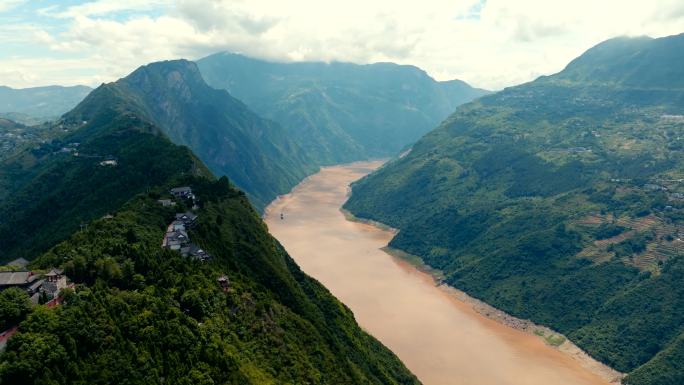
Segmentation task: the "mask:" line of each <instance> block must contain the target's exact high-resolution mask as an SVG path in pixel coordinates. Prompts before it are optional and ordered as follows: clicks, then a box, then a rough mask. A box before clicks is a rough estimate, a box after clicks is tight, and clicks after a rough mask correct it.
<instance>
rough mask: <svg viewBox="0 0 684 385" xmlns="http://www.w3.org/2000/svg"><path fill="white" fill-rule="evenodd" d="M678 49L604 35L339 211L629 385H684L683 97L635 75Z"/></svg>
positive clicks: (683, 44)
mask: <svg viewBox="0 0 684 385" xmlns="http://www.w3.org/2000/svg"><path fill="white" fill-rule="evenodd" d="M663 46H667V47H669V51H668V52H670V55H667V54H665V53H664V51H662V50H660V48H659V47H663ZM683 50H684V40H683V39H682V37H681V36H675V37H670V38H663V39H655V40H654V39H641V38H640V39H618V40H614V41H609V42H606V43H603V44H601V45H599V46H597V47H595V48H593V49H591V50H589V51H588V52H587V53H586V54H585V55H583V56H582V57H580V58H578V59H576V60H575V61H573V63H571V64H570V65H569V66H568V68H567V69H566V70H565V71H563V72H561V73H560V74H558V75H554V76H550V77H545V78H541V79H538V80H537V81H535V82H532V83H529V84H525V85H522V86H518V87H513V88H509V89H506V90H504V91H502V92H499V93H497V94H495V95H491V96H486V97H483V98H481V99H480V100H478V101H476V102H473V103H470V104H468V105H465V106H463V107H461V108H459V109H458V110H457V111H456V112H455V113H454V114H453V115H452V116H451V117H450V118H449V119H447V120H446V121H445V122H444V123H443V124H442V125H441V126H439V127H438V128H437V129H435V130H434V131H432V132H430V133H429V134H427V135H426V136H425V137H423V138H422V139H421V140H420V141H419V142H418V143H417V144H415V145H414V146H413V147H412V150H411V152H410V153H409V154H408V155H406V156H405V157H403V158H400V159H397V160H395V161H393V162H391V163H390V164H388V165H387V166H385V167H384V168H382V169H380V170H379V171H378V172H376V173H374V174H371V175H370V176H369V177H367V178H365V179H363V180H362V181H360V182H358V183H357V184H355V185H354V186H353V195H352V197H351V199H350V200H349V202H348V203H347V204H346V208H347V209H349V210H350V211H351V212H352V213H354V214H355V215H357V216H359V217H362V218H369V219H373V220H377V221H381V222H384V223H387V224H389V225H391V226H393V227H396V228H399V229H400V230H401V231H400V232H399V234H398V235H397V236H396V237H395V238H394V239H393V240H392V242H391V246H394V247H397V248H400V249H403V250H405V251H407V252H409V253H412V254H416V255H419V256H421V257H422V258H423V259H424V260H425V262H426V263H428V264H429V265H431V266H433V267H436V268H439V269H442V270H443V271H444V272H445V274H446V281H447V282H448V283H449V284H451V285H454V286H456V287H458V288H461V289H464V290H465V291H467V292H468V293H470V294H472V295H474V296H476V297H478V298H481V299H483V300H485V301H486V302H489V303H491V304H493V305H495V306H497V307H499V308H502V309H503V310H506V311H508V312H510V313H513V314H515V315H517V316H519V317H523V318H529V319H532V320H534V321H535V322H540V323H544V324H546V325H549V326H551V327H553V328H555V329H557V330H559V331H560V332H562V333H564V334H566V335H567V336H568V337H569V338H570V339H572V340H573V341H574V342H576V343H577V344H578V345H580V346H581V347H582V348H583V349H585V350H587V351H588V352H589V353H590V354H592V355H593V356H594V357H596V358H598V359H599V360H601V361H603V362H605V363H607V364H609V365H611V366H613V367H614V368H616V369H618V370H621V371H624V372H631V373H632V374H630V375H629V376H628V377H627V379H626V382H627V383H629V384H642V383H643V384H679V383H681V379H682V377H683V376H684V366H683V365H682V361H681V357H682V343H681V339H682V337H683V336H684V334H683V333H684V308H683V307H682V305H684V303H682V302H683V301H684V292H683V291H682V285H681V279H682V278H683V276H682V273H683V272H684V270H683V269H684V258H682V257H683V255H682V254H684V241H682V240H681V239H680V237H681V236H682V233H684V231H683V230H684V221H683V219H684V184H683V181H684V174H683V172H682V170H683V169H684V168H683V167H684V156H683V154H682V149H683V148H684V143H683V142H682V140H684V135H682V133H683V132H684V92H683V91H682V90H681V89H680V88H679V86H678V81H679V80H681V79H679V78H678V75H677V76H673V78H672V79H670V83H668V82H667V81H665V80H657V79H656V76H655V75H653V77H652V79H654V80H653V84H652V85H649V84H650V83H644V82H636V80H637V79H642V80H643V79H644V76H645V74H650V73H651V72H653V73H658V77H659V76H663V73H662V72H658V71H660V70H661V69H662V68H679V69H680V70H681V68H680V67H677V64H676V63H678V58H679V55H680V54H681V52H683ZM634 52H639V54H638V55H637V54H635V53H634ZM651 52H658V54H657V55H655V54H651ZM636 56H638V57H640V59H639V60H638V62H639V64H638V69H637V68H636V67H637V65H636V64H633V59H634V57H636ZM606 58H608V59H609V60H608V59H606ZM615 58H620V60H616V59H615ZM629 58H631V59H629ZM604 59H605V60H608V61H606V62H603V61H602V60H604ZM616 63H625V64H624V65H622V64H620V65H618V64H616ZM602 66H603V67H602ZM599 68H609V70H608V69H607V70H606V71H599V70H598V69H599ZM621 70H622V73H620V72H619V71H621ZM637 73H639V74H641V75H638V76H637V75H636V74H637ZM658 79H659V78H658ZM667 84H671V86H669V87H668V86H667Z"/></svg>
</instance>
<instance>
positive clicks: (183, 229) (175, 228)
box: [158, 187, 210, 261]
mask: <svg viewBox="0 0 684 385" xmlns="http://www.w3.org/2000/svg"><path fill="white" fill-rule="evenodd" d="M170 193H171V194H172V195H173V196H174V197H175V198H181V199H188V200H192V203H193V208H196V207H197V206H196V201H197V197H196V196H195V194H193V192H192V189H191V188H190V187H177V188H173V189H171V191H170ZM158 202H159V203H160V204H161V205H163V206H175V202H174V201H173V200H171V199H160V200H159V201H158ZM196 222H197V215H196V214H194V213H192V212H190V211H188V212H184V213H177V214H176V219H175V220H174V221H173V222H171V223H170V224H169V226H168V227H167V229H166V233H165V234H164V239H163V240H162V245H161V246H162V247H163V248H165V249H169V250H177V251H178V252H180V253H181V255H182V256H184V257H191V258H194V259H198V260H200V261H206V260H208V259H209V258H210V255H209V254H207V252H206V251H204V250H202V248H201V247H199V246H197V245H195V244H194V243H192V242H190V237H189V236H188V229H190V228H191V227H192V226H194V225H195V223H196Z"/></svg>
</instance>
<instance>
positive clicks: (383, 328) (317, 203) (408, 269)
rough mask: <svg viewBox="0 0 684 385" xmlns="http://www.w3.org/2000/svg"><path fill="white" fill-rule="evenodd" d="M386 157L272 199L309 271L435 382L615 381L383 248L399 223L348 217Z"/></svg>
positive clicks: (283, 231)
mask: <svg viewBox="0 0 684 385" xmlns="http://www.w3.org/2000/svg"><path fill="white" fill-rule="evenodd" d="M381 164H382V163H381V162H363V163H355V164H351V165H343V166H335V167H328V168H324V169H323V170H321V172H319V173H318V174H315V175H313V176H311V177H309V178H307V179H306V180H305V181H303V182H302V183H301V184H300V185H298V186H297V187H296V188H295V189H294V190H293V191H292V193H290V194H288V195H285V196H283V197H281V198H279V199H278V200H276V201H274V202H273V203H272V204H271V205H270V206H269V207H268V208H267V210H266V216H265V218H266V222H267V224H268V226H269V229H270V231H271V233H272V234H273V235H274V236H275V237H276V238H278V240H280V242H281V243H282V244H283V245H284V246H285V248H286V249H287V250H288V252H289V253H290V255H292V257H293V258H294V259H295V260H296V261H297V263H298V264H299V265H300V266H301V267H302V269H303V270H304V271H305V272H307V273H308V274H309V275H311V276H313V277H314V278H316V279H318V280H319V281H321V282H322V283H323V284H324V285H325V286H326V287H327V288H328V289H329V290H330V291H331V292H332V293H333V294H334V295H335V296H337V297H338V298H339V299H340V300H342V301H343V302H344V303H345V304H346V305H347V306H349V307H350V308H351V309H352V311H353V312H354V314H355V316H356V318H357V320H358V322H359V323H360V324H361V326H362V327H364V328H365V329H366V330H367V331H369V332H370V333H371V334H373V335H374V336H375V337H376V338H378V339H379V340H380V341H382V342H383V343H384V344H385V345H387V346H388V347H389V348H390V349H392V351H394V352H395V353H396V354H397V355H398V356H399V358H401V359H402V361H404V363H405V364H406V365H407V367H408V368H409V369H411V370H412V371H413V372H414V373H415V374H416V375H417V376H418V377H419V378H420V379H421V381H422V382H423V383H424V384H426V385H432V384H435V385H437V384H439V385H444V384H478V385H488V384H492V385H505V384H515V385H518V384H520V385H537V384H539V385H542V384H543V385H547V384H558V385H607V384H609V380H608V379H609V378H611V374H610V373H609V372H606V371H602V369H605V368H601V367H600V365H599V366H596V367H590V366H588V364H590V363H591V359H590V358H588V357H582V356H580V355H579V353H577V352H576V353H577V354H574V353H573V352H570V353H571V354H565V353H564V352H562V351H559V350H558V349H555V348H553V347H551V346H549V345H547V344H546V343H545V342H544V340H543V339H542V338H540V337H538V336H536V335H533V334H531V330H529V332H525V331H524V330H517V329H515V328H513V327H510V326H507V325H505V324H503V323H501V322H497V321H496V320H495V319H497V317H502V315H501V314H496V313H495V311H496V309H493V308H489V309H487V308H486V304H481V303H480V304H479V305H478V303H477V302H476V300H474V299H471V298H469V297H467V296H465V295H464V294H463V293H460V292H458V291H457V290H454V289H451V288H447V287H444V286H439V287H438V286H436V285H435V281H434V279H433V277H432V276H431V275H430V274H428V273H427V272H424V271H421V270H419V269H417V268H416V267H415V266H413V265H411V264H410V263H408V262H406V261H404V260H402V259H400V258H397V257H394V256H391V255H389V254H387V253H386V252H385V251H383V250H381V249H382V248H383V247H385V246H386V245H387V243H388V242H389V241H390V239H391V238H392V237H393V236H394V233H393V232H392V231H390V230H387V229H380V228H377V227H374V226H372V225H370V224H365V223H359V222H352V221H349V220H347V219H346V218H345V216H344V214H343V213H342V212H341V211H340V207H341V206H342V204H343V203H344V202H345V201H346V199H347V194H348V185H349V184H350V183H351V182H353V181H354V180H357V179H359V178H361V177H362V176H364V175H366V174H367V173H369V172H371V171H372V170H373V169H375V168H377V167H379V166H380V165H381ZM281 213H282V214H283V219H281V217H280V215H281ZM487 312H489V313H490V314H489V316H490V317H491V318H488V317H487V316H485V315H486V314H487ZM500 321H504V322H505V320H503V319H500ZM509 321H510V320H509ZM513 326H514V325H513ZM563 345H565V344H563ZM563 345H561V349H562V348H563ZM596 364H598V363H596ZM589 369H591V370H589Z"/></svg>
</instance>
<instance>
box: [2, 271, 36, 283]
mask: <svg viewBox="0 0 684 385" xmlns="http://www.w3.org/2000/svg"><path fill="white" fill-rule="evenodd" d="M31 276H32V273H31V272H30V271H1V272H0V286H12V285H23V284H26V283H29V282H31V281H33V279H35V277H34V278H33V279H31Z"/></svg>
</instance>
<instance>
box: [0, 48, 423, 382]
mask: <svg viewBox="0 0 684 385" xmlns="http://www.w3.org/2000/svg"><path fill="white" fill-rule="evenodd" d="M202 87H206V86H204V85H203V83H201V82H200V79H199V77H198V76H197V72H196V69H195V68H194V65H193V64H192V63H189V62H185V61H177V62H169V63H159V64H155V65H151V66H146V67H143V68H141V69H139V70H138V71H136V72H134V73H133V74H132V75H131V76H130V77H127V78H125V79H123V80H121V81H118V82H115V83H111V84H106V85H103V86H101V87H99V88H98V89H96V90H94V91H93V92H92V93H91V94H90V95H89V96H88V97H87V98H86V99H85V100H84V101H83V102H82V103H80V104H79V106H78V107H76V108H75V109H74V110H73V111H71V112H69V113H67V114H65V115H64V116H63V118H61V119H60V120H59V121H57V122H55V123H54V125H55V127H56V128H57V129H59V130H61V131H63V133H62V134H61V135H60V136H59V137H58V138H57V139H55V140H53V141H50V142H46V143H43V144H41V145H40V146H37V147H33V148H30V149H25V150H23V151H21V152H19V153H18V154H16V155H14V156H12V157H10V158H9V159H6V160H4V161H2V163H0V218H1V219H0V245H2V246H1V249H2V253H1V254H0V256H1V258H2V259H3V260H4V261H8V260H11V259H13V258H15V257H17V256H24V257H27V258H29V259H31V260H33V262H32V265H31V268H34V269H47V268H49V267H60V268H63V269H64V273H65V274H66V276H67V277H68V278H69V279H71V280H72V281H73V282H74V283H75V284H76V286H75V287H74V288H73V289H68V290H66V291H64V292H62V296H63V304H62V305H60V306H57V307H55V308H49V307H47V306H36V307H34V308H33V309H32V310H31V311H30V313H29V314H28V315H27V316H26V319H24V320H23V321H21V322H20V323H19V325H18V331H17V332H16V334H14V335H13V336H12V337H10V339H9V341H8V342H7V345H6V347H5V348H4V351H3V352H2V353H0V361H1V362H2V364H1V365H0V383H2V384H44V383H55V384H73V383H103V384H115V383H129V384H150V383H164V382H174V383H179V384H181V383H182V384H185V383H187V384H190V383H193V384H194V383H197V384H199V383H202V384H211V383H221V384H255V385H256V384H268V383H271V384H276V383H283V384H284V383H291V384H307V383H309V384H314V383H340V384H418V380H417V379H416V378H415V376H413V375H412V374H411V373H410V372H409V371H408V370H407V369H406V368H405V367H404V365H403V364H402V363H401V362H400V361H399V360H398V359H397V358H396V357H395V356H394V355H393V354H392V352H390V351H389V350H388V349H387V348H385V347H384V346H383V345H382V344H380V343H379V342H378V341H377V340H375V339H374V338H373V337H371V336H370V335H368V334H367V333H365V332H364V331H363V330H361V328H360V327H359V326H358V325H357V323H356V321H355V320H354V317H353V314H352V313H351V312H350V311H349V309H347V308H346V307H345V306H344V305H343V304H341V303H340V302H339V301H337V300H336V299H335V298H334V297H333V296H332V295H331V294H330V293H329V292H328V291H327V290H326V289H325V288H324V287H323V286H322V285H321V284H320V283H318V282H317V281H315V280H313V279H311V278H310V277H308V276H307V275H305V274H304V273H303V272H302V271H301V270H300V269H299V267H298V266H297V265H296V264H295V262H294V261H293V260H292V259H291V258H290V257H289V256H288V255H287V253H286V252H285V250H284V249H283V248H282V247H281V246H280V245H279V244H278V242H277V241H276V240H275V239H274V238H272V237H271V236H270V235H269V234H268V232H267V229H266V226H265V225H264V224H263V222H262V221H261V219H260V218H259V215H258V214H257V212H256V211H255V210H254V209H253V208H252V206H251V204H250V203H249V201H248V200H247V199H246V197H245V194H244V193H243V192H241V191H239V190H238V189H236V188H235V187H234V186H233V185H232V184H231V183H230V182H229V181H228V179H227V178H225V177H222V178H220V179H215V178H214V177H213V176H212V174H211V173H210V171H209V170H208V169H207V167H206V166H205V165H204V164H203V163H202V161H201V160H200V159H199V158H198V157H196V156H195V155H194V154H193V153H192V151H191V150H190V149H188V148H187V147H185V146H179V145H176V144H173V143H172V141H171V140H170V139H169V138H168V137H167V134H166V133H168V134H169V135H172V136H174V138H175V139H176V140H178V141H187V142H188V143H189V144H191V145H194V144H195V142H193V140H195V139H194V138H196V137H197V136H201V134H206V135H207V138H208V139H197V142H198V143H206V142H203V140H206V141H211V140H214V141H216V144H217V147H216V148H217V149H220V148H222V147H221V146H223V145H224V143H228V144H231V146H229V149H230V151H234V152H237V153H238V154H239V155H238V156H235V157H234V158H233V159H240V160H244V161H245V163H244V164H236V165H234V167H236V168H239V167H243V168H247V167H249V166H250V164H249V163H248V162H247V160H249V159H252V156H253V154H250V153H247V152H245V151H258V154H257V155H255V156H254V158H255V159H257V160H258V161H259V162H261V161H266V160H268V156H269V153H268V152H267V151H269V150H267V149H263V150H262V149H261V148H260V147H259V148H255V147H252V146H253V145H258V146H265V144H264V141H266V140H268V139H267V138H259V136H266V135H270V134H271V133H272V132H271V131H273V130H277V129H278V128H277V127H276V126H275V125H273V124H272V123H268V122H265V121H264V120H262V119H260V118H258V117H256V116H255V115H254V114H252V113H251V112H249V111H248V110H247V109H246V107H244V106H243V105H242V104H241V103H239V102H237V101H236V100H234V99H232V98H231V97H230V96H229V95H228V94H227V93H226V92H225V91H216V90H210V89H203V88H202ZM198 90H199V91H202V93H201V94H196V92H197V91H198ZM205 92H206V93H205ZM192 119H198V121H197V123H194V122H193V121H192ZM199 119H202V120H199ZM247 125H250V126H249V127H247ZM243 129H244V130H247V131H248V132H245V131H243ZM194 130H198V131H199V133H198V132H194ZM274 138H275V139H273V140H276V139H277V136H274ZM257 140H258V141H259V142H258V143H255V141H257ZM280 144H281V143H279V145H280ZM200 148H201V147H200ZM273 151H275V150H273ZM204 154H205V156H206V155H207V153H204ZM228 155H230V154H228ZM265 159H266V160H265ZM272 160H273V161H274V162H281V163H282V164H287V163H285V162H286V161H287V160H286V159H272ZM269 161H271V160H269ZM235 172H236V173H237V172H238V171H237V170H236V171H235ZM239 172H242V170H239ZM260 172H264V173H266V172H267V169H264V170H254V169H252V170H249V172H248V173H247V175H249V176H251V175H252V174H251V173H254V174H258V173H260ZM236 175H239V174H236ZM271 176H272V177H274V178H277V177H278V175H271ZM274 182H276V181H274ZM178 186H190V187H191V188H192V190H193V193H194V194H196V196H197V198H198V201H197V202H196V203H197V204H198V207H195V208H193V204H192V203H191V202H188V201H184V200H183V199H175V200H174V203H175V206H173V207H171V206H169V205H163V204H161V203H160V202H159V201H158V200H159V199H160V198H163V199H173V198H172V197H171V195H170V194H169V189H171V188H173V187H178ZM186 210H194V211H195V213H196V214H197V215H198V219H197V222H196V223H194V224H193V226H192V227H190V228H189V229H188V231H189V234H190V236H191V237H192V240H193V242H195V243H197V244H198V245H199V246H200V247H202V248H203V249H204V250H206V251H207V252H208V253H209V255H210V256H211V258H210V259H209V260H208V261H205V262H202V261H200V260H195V259H192V258H189V257H183V256H182V255H181V254H180V253H178V252H177V251H171V250H168V249H163V248H162V247H160V245H161V240H162V237H163V235H164V233H165V231H166V228H167V226H168V225H169V223H171V222H172V221H173V220H174V219H175V218H176V216H175V214H176V212H179V211H180V212H184V211H186ZM21 295H24V296H25V297H26V298H25V301H28V296H27V295H26V294H24V293H23V291H18V292H15V297H16V299H17V300H18V301H22V298H21ZM7 298H8V297H7V296H3V301H4V302H3V303H2V308H3V313H2V314H0V317H2V319H1V321H2V323H3V324H4V322H5V321H6V319H5V317H7V314H5V310H7V309H11V306H13V305H14V304H15V303H14V302H11V300H6V299H7ZM22 305H23V303H22Z"/></svg>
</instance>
